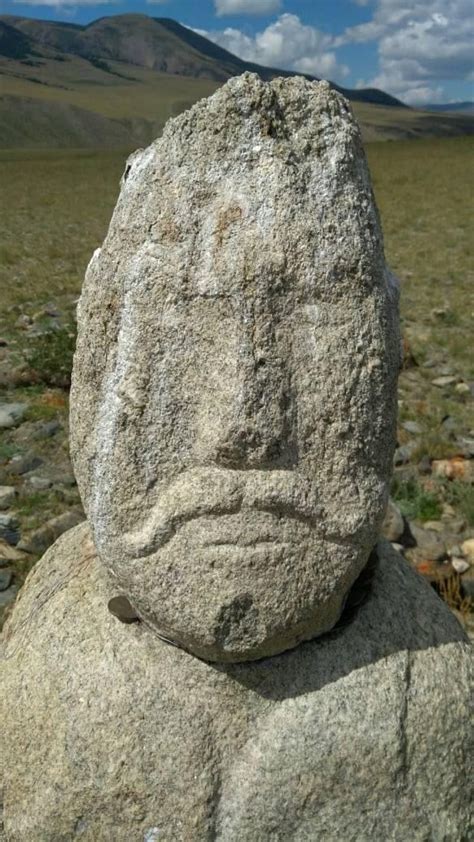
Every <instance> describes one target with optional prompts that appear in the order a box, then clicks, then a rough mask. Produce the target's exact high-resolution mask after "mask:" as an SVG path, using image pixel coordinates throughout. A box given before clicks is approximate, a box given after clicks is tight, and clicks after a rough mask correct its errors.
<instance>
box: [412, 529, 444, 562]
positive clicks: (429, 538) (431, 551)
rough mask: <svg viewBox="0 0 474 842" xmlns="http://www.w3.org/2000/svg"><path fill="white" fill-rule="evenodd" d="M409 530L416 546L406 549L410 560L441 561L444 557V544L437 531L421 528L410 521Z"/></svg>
mask: <svg viewBox="0 0 474 842" xmlns="http://www.w3.org/2000/svg"><path fill="white" fill-rule="evenodd" d="M410 532H411V534H412V536H413V538H414V540H415V541H416V546H415V547H413V548H411V549H409V550H407V557H409V558H410V560H413V561H415V562H417V561H421V560H423V561H426V560H429V561H441V560H442V559H444V558H446V545H445V543H444V541H443V540H442V538H440V536H439V534H438V533H437V532H435V531H434V530H432V529H423V528H422V527H421V526H417V525H416V524H415V523H410ZM408 554H410V555H408Z"/></svg>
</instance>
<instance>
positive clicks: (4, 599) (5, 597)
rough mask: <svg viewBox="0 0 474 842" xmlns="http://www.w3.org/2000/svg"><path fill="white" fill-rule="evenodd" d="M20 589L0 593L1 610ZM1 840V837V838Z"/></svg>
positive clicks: (16, 586) (13, 599) (12, 587)
mask: <svg viewBox="0 0 474 842" xmlns="http://www.w3.org/2000/svg"><path fill="white" fill-rule="evenodd" d="M18 590H19V587H18V585H16V584H13V585H11V586H10V587H9V588H7V590H6V591H0V608H1V609H5V608H6V607H7V606H8V605H11V604H12V603H13V602H15V599H16V595H17V593H18ZM0 838H1V837H0Z"/></svg>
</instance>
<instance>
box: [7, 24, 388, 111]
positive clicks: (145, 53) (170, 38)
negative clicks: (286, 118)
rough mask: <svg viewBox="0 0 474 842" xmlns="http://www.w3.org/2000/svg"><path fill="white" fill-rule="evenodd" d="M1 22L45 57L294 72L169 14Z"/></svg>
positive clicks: (191, 69)
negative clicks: (240, 52) (244, 53)
mask: <svg viewBox="0 0 474 842" xmlns="http://www.w3.org/2000/svg"><path fill="white" fill-rule="evenodd" d="M0 21H1V22H2V23H3V25H4V26H6V27H7V28H8V29H9V33H10V35H9V40H10V41H12V39H13V33H14V31H15V30H16V31H17V32H18V41H19V43H21V44H22V47H21V49H22V50H23V51H24V50H25V48H26V46H27V44H28V43H29V44H30V45H31V47H32V48H33V55H35V56H41V55H42V52H41V51H43V50H46V51H47V52H46V54H44V57H47V54H49V52H50V51H55V52H56V53H63V54H65V55H70V56H80V57H82V58H84V59H86V60H89V61H92V62H94V61H97V60H99V61H101V62H104V61H105V62H107V61H117V62H123V63H125V64H128V65H136V66H138V67H145V68H147V69H149V70H156V71H158V72H160V73H170V74H174V75H178V76H192V77H194V78H199V79H211V80H213V81H218V82H224V81H225V80H226V79H229V78H230V77H231V76H237V75H239V74H240V73H244V72H245V71H246V70H247V71H252V72H255V73H259V75H261V76H262V78H264V79H273V78H274V77H275V76H292V75H295V74H294V73H291V72H290V71H287V70H279V69H276V68H267V67H262V66H261V65H258V64H253V63H252V62H247V61H243V60H242V59H239V58H237V56H234V55H232V53H229V52H228V51H227V50H224V49H222V47H218V46H217V45H216V44H214V43H213V42H212V41H209V40H208V39H207V38H204V37H203V36H202V35H198V34H197V33H196V32H193V31H192V30H191V29H187V27H185V26H182V25H181V24H179V23H177V22H176V21H174V20H171V19H170V18H151V17H148V16H147V15H139V14H127V15H114V16H112V17H103V18H99V19H98V20H95V21H93V22H92V23H90V24H87V25H84V26H81V25H79V24H70V23H61V22H56V21H43V20H34V19H31V18H23V17H15V16H13V15H4V16H3V17H1V18H0ZM0 49H1V48H0ZM9 57H10V58H12V57H13V56H12V55H10V56H9ZM308 78H315V77H308ZM335 87H336V86H335ZM338 90H341V91H343V93H344V94H345V95H346V96H347V97H348V98H349V99H352V100H354V101H356V102H376V103H377V104H378V105H397V106H401V107H403V103H401V102H400V101H399V100H397V99H395V98H394V97H391V96H390V95H389V94H385V93H384V92H383V91H379V90H375V89H368V90H346V89H344V88H338Z"/></svg>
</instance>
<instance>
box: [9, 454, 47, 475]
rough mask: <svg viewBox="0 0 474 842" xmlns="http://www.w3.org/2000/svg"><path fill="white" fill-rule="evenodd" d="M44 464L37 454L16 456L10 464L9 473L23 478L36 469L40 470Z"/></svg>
mask: <svg viewBox="0 0 474 842" xmlns="http://www.w3.org/2000/svg"><path fill="white" fill-rule="evenodd" d="M42 464H43V460H42V459H41V457H40V456H37V455H36V454H35V453H25V454H24V455H23V456H14V457H13V459H10V461H9V463H8V471H9V472H10V474H13V475H14V476H21V475H22V474H27V473H29V472H30V471H34V470H35V468H39V466H40V465H42Z"/></svg>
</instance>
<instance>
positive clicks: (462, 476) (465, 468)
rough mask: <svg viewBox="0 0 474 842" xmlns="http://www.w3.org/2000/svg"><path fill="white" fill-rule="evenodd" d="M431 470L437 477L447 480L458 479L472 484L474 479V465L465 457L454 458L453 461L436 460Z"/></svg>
mask: <svg viewBox="0 0 474 842" xmlns="http://www.w3.org/2000/svg"><path fill="white" fill-rule="evenodd" d="M431 470H432V472H433V474H434V475H435V476H438V477H446V479H451V480H454V479H457V480H461V481H462V482H472V481H473V479H474V465H473V463H472V461H470V460H469V459H464V457H463V456H453V458H452V459H435V460H434V461H433V462H432V463H431Z"/></svg>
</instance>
